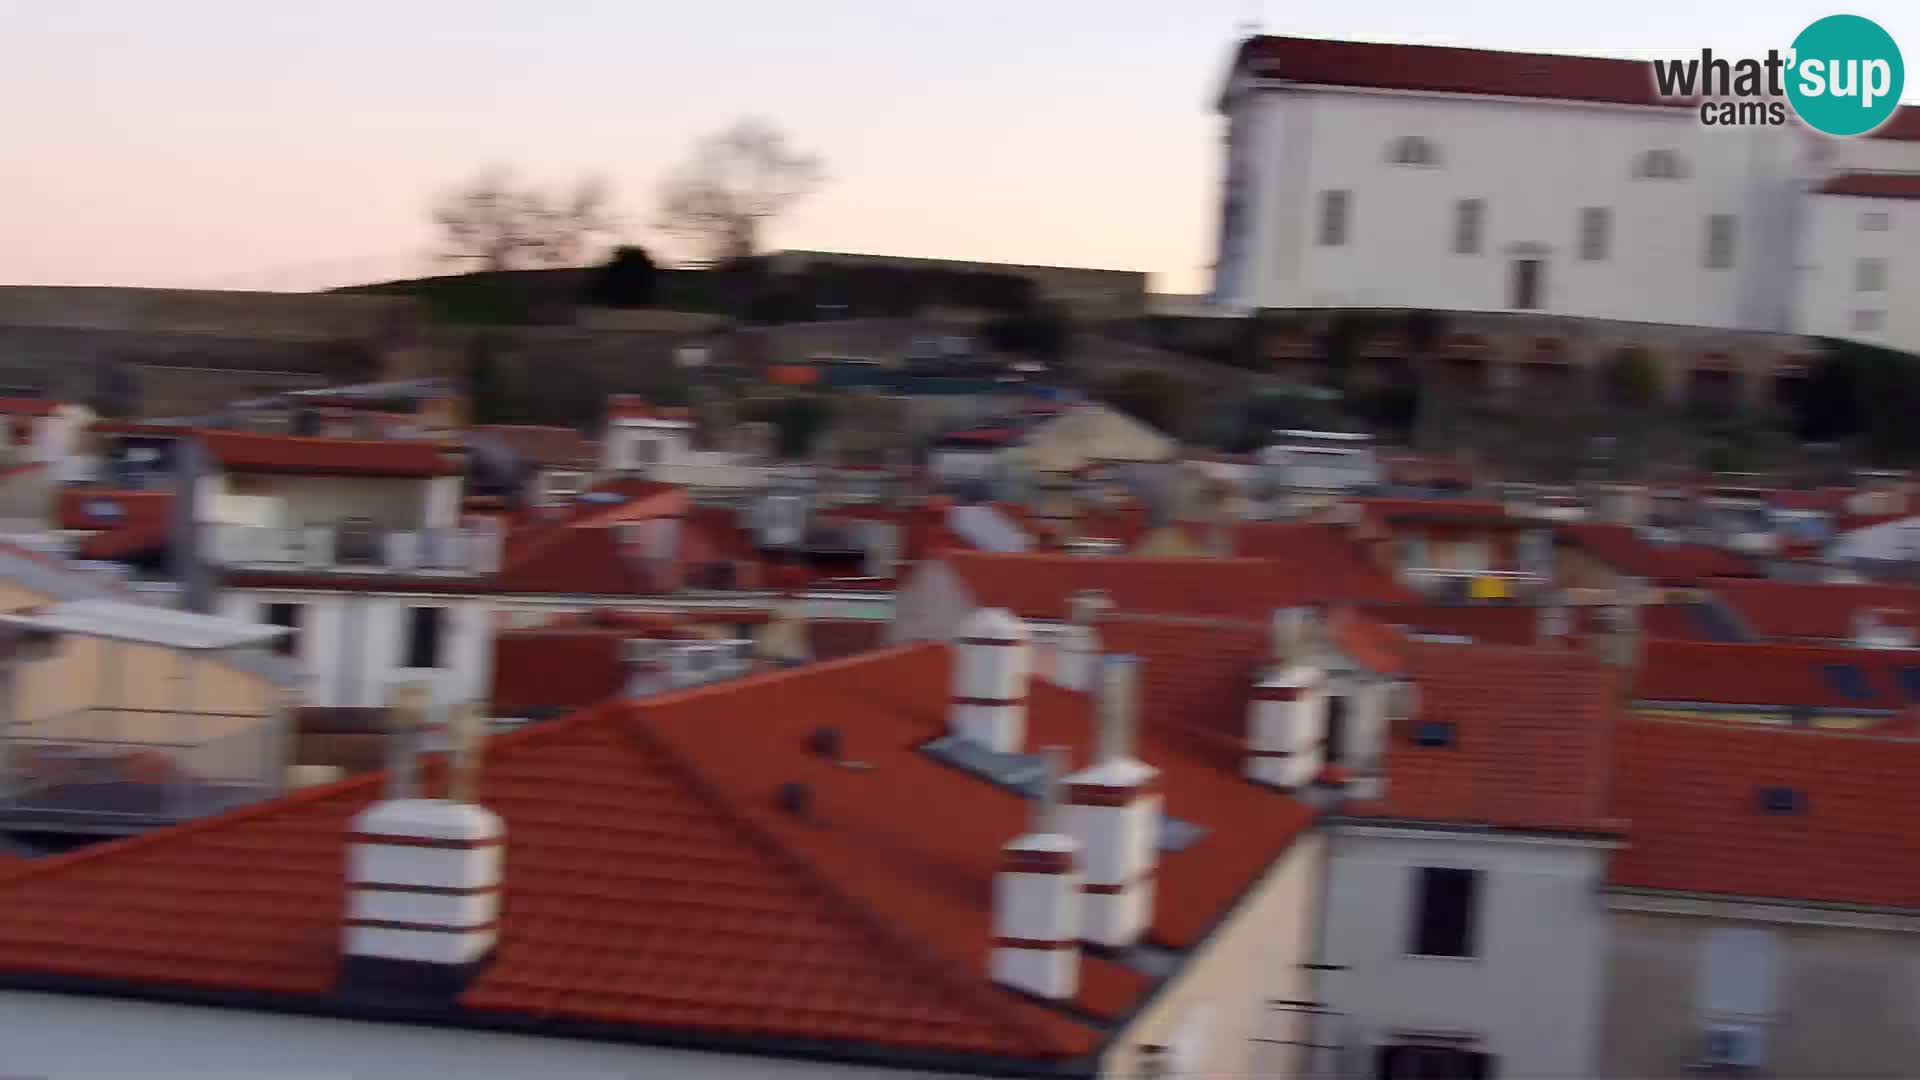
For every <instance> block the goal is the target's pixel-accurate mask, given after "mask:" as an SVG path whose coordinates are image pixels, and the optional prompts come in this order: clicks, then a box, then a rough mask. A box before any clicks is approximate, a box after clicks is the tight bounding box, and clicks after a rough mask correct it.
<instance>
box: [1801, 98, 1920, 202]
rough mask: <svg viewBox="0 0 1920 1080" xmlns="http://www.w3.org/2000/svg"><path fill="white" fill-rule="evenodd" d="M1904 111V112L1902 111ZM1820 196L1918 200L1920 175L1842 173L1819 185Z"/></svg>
mask: <svg viewBox="0 0 1920 1080" xmlns="http://www.w3.org/2000/svg"><path fill="white" fill-rule="evenodd" d="M1903 111H1904V110H1903ZM1820 194H1822V195H1864V196H1867V197H1869V198H1875V199H1920V174H1916V173H1873V172H1844V173H1838V174H1836V175H1834V176H1830V177H1828V178H1827V180H1826V182H1824V183H1822V184H1821V185H1820Z"/></svg>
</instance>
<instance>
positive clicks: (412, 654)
mask: <svg viewBox="0 0 1920 1080" xmlns="http://www.w3.org/2000/svg"><path fill="white" fill-rule="evenodd" d="M445 618H446V609H445V608H437V607H416V608H408V609H407V652H406V655H405V656H404V657H402V658H401V662H402V664H403V665H404V666H406V667H410V668H437V667H439V666H440V629H441V627H440V624H441V623H442V622H443V621H444V620H445Z"/></svg>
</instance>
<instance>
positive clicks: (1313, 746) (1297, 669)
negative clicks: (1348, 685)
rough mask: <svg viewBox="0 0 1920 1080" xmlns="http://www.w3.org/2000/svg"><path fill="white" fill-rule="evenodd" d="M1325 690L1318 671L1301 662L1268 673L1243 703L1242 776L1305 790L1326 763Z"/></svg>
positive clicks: (1291, 788)
mask: <svg viewBox="0 0 1920 1080" xmlns="http://www.w3.org/2000/svg"><path fill="white" fill-rule="evenodd" d="M1326 742H1327V691H1326V684H1325V677H1324V675H1323V673H1322V672H1321V671H1320V670H1319V669H1318V668H1315V667H1310V666H1308V665H1306V664H1301V663H1288V664H1283V665H1281V666H1279V667H1278V668H1276V669H1274V670H1273V671H1270V672H1269V673H1268V674H1267V675H1265V676H1264V677H1262V678H1261V679H1259V680H1258V681H1257V682H1256V683H1255V684H1254V687H1253V694H1252V699H1251V700H1250V701H1249V702H1248V703H1247V778H1248V779H1250V780H1255V781H1258V782H1260V783H1262V784H1271V785H1273V786H1274V787H1279V788H1287V789H1289V790H1293V789H1299V788H1304V787H1306V786H1307V785H1308V784H1310V783H1312V782H1313V780H1314V778H1315V777H1317V776H1318V775H1320V769H1321V767H1322V766H1323V765H1325V764H1326Z"/></svg>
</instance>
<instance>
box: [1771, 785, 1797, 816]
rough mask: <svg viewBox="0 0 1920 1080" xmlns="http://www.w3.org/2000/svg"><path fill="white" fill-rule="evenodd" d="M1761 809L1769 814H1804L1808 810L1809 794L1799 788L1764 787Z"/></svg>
mask: <svg viewBox="0 0 1920 1080" xmlns="http://www.w3.org/2000/svg"><path fill="white" fill-rule="evenodd" d="M1760 809H1762V810H1764V811H1766V812H1767V813H1769V814H1803V813H1805V812H1806V809H1807V793H1806V792H1804V791H1801V790H1800V789H1799V788H1790V787H1777V786H1770V787H1763V788H1761V789H1760Z"/></svg>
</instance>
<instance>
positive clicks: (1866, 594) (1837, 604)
mask: <svg viewBox="0 0 1920 1080" xmlns="http://www.w3.org/2000/svg"><path fill="white" fill-rule="evenodd" d="M1711 588H1712V590H1713V592H1714V594H1715V595H1716V596H1718V597H1719V598H1720V600H1721V601H1722V602H1723V603H1725V604H1726V605H1727V607H1728V608H1730V609H1732V611H1733V612H1734V614H1735V615H1737V616H1738V617H1739V618H1740V620H1741V621H1742V622H1744V623H1745V624H1746V625H1747V626H1748V627H1750V628H1752V630H1753V631H1754V632H1755V633H1757V634H1759V635H1760V636H1762V637H1769V638H1803V639H1804V638H1824V639H1833V640H1850V639H1851V638H1852V637H1853V617H1854V615H1855V614H1856V613H1858V612H1861V611H1866V610H1869V609H1874V608H1886V609H1891V610H1893V611H1895V612H1899V613H1901V614H1903V615H1904V616H1905V617H1906V620H1907V624H1908V625H1914V620H1916V619H1920V587H1916V586H1912V585H1840V584H1831V585H1830V584H1824V583H1815V582H1787V581H1732V580H1728V581H1716V582H1713V583H1712V586H1711Z"/></svg>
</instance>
